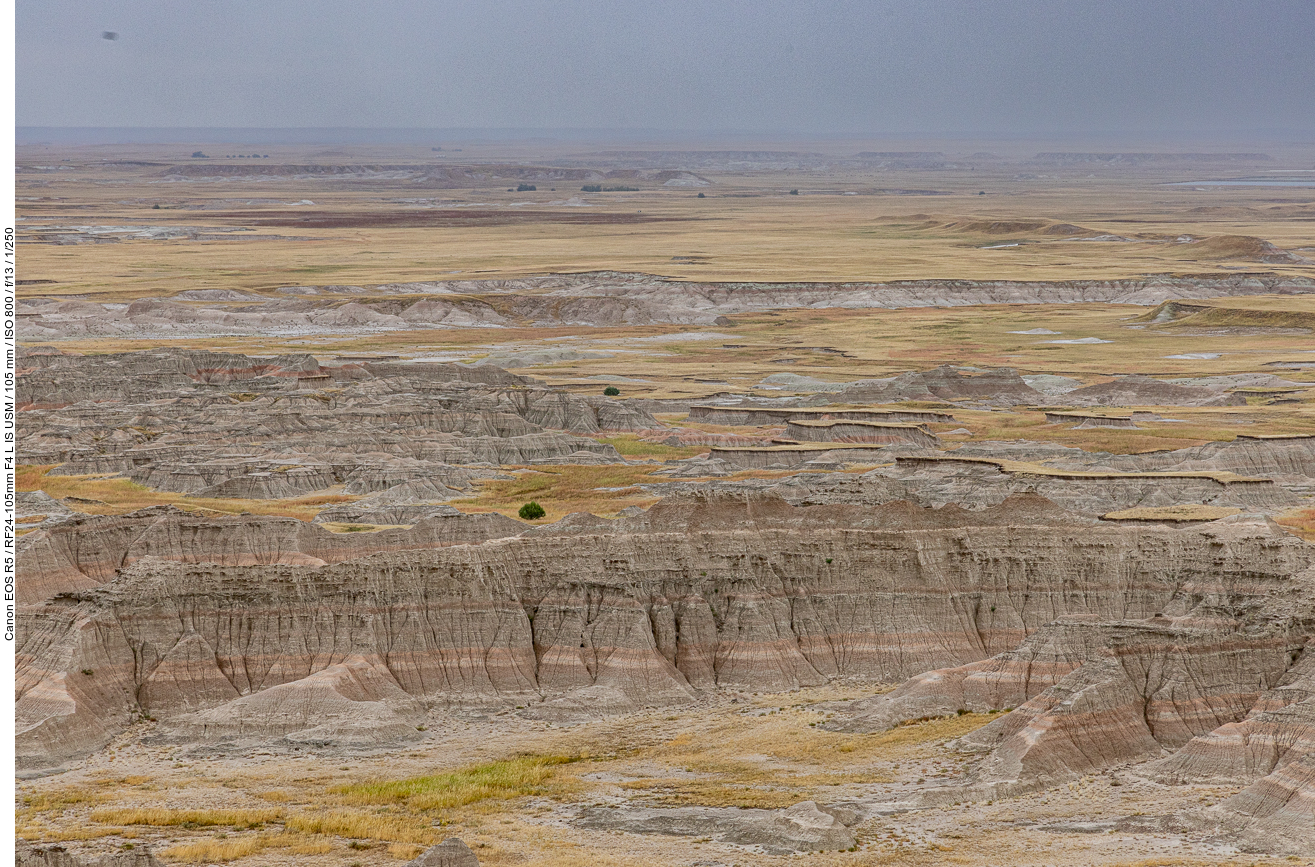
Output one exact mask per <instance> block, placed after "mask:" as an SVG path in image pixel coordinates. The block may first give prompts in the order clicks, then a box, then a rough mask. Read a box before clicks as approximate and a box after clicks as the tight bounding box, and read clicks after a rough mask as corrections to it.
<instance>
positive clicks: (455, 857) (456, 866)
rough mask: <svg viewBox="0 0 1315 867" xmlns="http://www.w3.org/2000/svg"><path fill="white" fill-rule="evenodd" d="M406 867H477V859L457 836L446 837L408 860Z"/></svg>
mask: <svg viewBox="0 0 1315 867" xmlns="http://www.w3.org/2000/svg"><path fill="white" fill-rule="evenodd" d="M406 867H479V859H478V858H476V857H475V853H474V852H472V851H470V847H469V846H467V845H466V844H465V842H464V841H463V840H461V839H460V838H459V837H448V838H447V839H446V840H444V841H443V842H442V843H439V844H438V845H436V846H430V847H429V848H428V849H426V850H425V851H424V852H422V853H420V855H419V856H417V857H416V858H415V859H413V860H411V861H408V862H407V864H406Z"/></svg>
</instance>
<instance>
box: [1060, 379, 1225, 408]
mask: <svg viewBox="0 0 1315 867" xmlns="http://www.w3.org/2000/svg"><path fill="white" fill-rule="evenodd" d="M1060 399H1061V400H1062V401H1063V402H1064V403H1065V404H1068V405H1069V406H1246V399H1245V398H1243V397H1242V396H1241V395H1236V394H1227V393H1222V392H1220V391H1219V390H1217V389H1212V388H1202V387H1200V386H1191V385H1179V384H1177V383H1173V382H1164V381H1162V380H1158V379H1153V378H1151V377H1149V376H1140V375H1134V376H1120V377H1116V378H1114V379H1111V380H1110V381H1109V382H1102V383H1098V384H1097V385H1088V386H1086V387H1084V388H1078V389H1074V390H1073V391H1070V392H1067V393H1065V394H1064V395H1063V396H1062V397H1061V398H1060Z"/></svg>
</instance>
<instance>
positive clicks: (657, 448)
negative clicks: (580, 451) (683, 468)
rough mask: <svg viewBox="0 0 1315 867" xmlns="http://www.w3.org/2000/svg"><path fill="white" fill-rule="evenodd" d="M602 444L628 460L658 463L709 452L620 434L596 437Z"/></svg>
mask: <svg viewBox="0 0 1315 867" xmlns="http://www.w3.org/2000/svg"><path fill="white" fill-rule="evenodd" d="M595 439H597V440H598V441H599V442H600V443H606V444H607V445H609V446H611V447H612V448H614V449H616V450H617V452H618V453H620V454H621V456H622V457H626V458H652V459H653V460H658V461H669V460H679V459H681V458H692V457H694V456H695V455H698V454H702V453H704V452H706V451H707V450H708V447H707V446H669V445H665V444H663V443H650V442H644V441H643V440H641V439H640V438H639V437H637V436H635V435H634V434H620V435H617V436H610V437H602V436H600V437H595Z"/></svg>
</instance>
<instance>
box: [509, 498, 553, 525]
mask: <svg viewBox="0 0 1315 867" xmlns="http://www.w3.org/2000/svg"><path fill="white" fill-rule="evenodd" d="M516 514H518V515H520V516H521V520H522V521H537V520H539V519H540V518H542V517H543V516H544V515H546V514H548V513H547V512H545V511H544V510H543V506H540V505H539V504H538V503H536V502H534V501H533V500H530V501H529V502H528V503H526V504H525V505H523V506H521V510H520V511H519V512H517V513H516Z"/></svg>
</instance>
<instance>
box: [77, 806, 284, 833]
mask: <svg viewBox="0 0 1315 867" xmlns="http://www.w3.org/2000/svg"><path fill="white" fill-rule="evenodd" d="M282 818H283V811H282V810H275V809H268V810H265V809H261V810H176V809H169V808H166V807H113V808H111V807H105V808H101V809H96V810H92V812H91V821H93V822H100V823H102V824H111V825H153V826H156V827H167V826H172V825H191V826H196V827H209V826H212V825H223V826H227V827H233V828H255V827H259V826H261V825H265V824H268V823H270V822H275V821H278V820H279V819H282Z"/></svg>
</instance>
